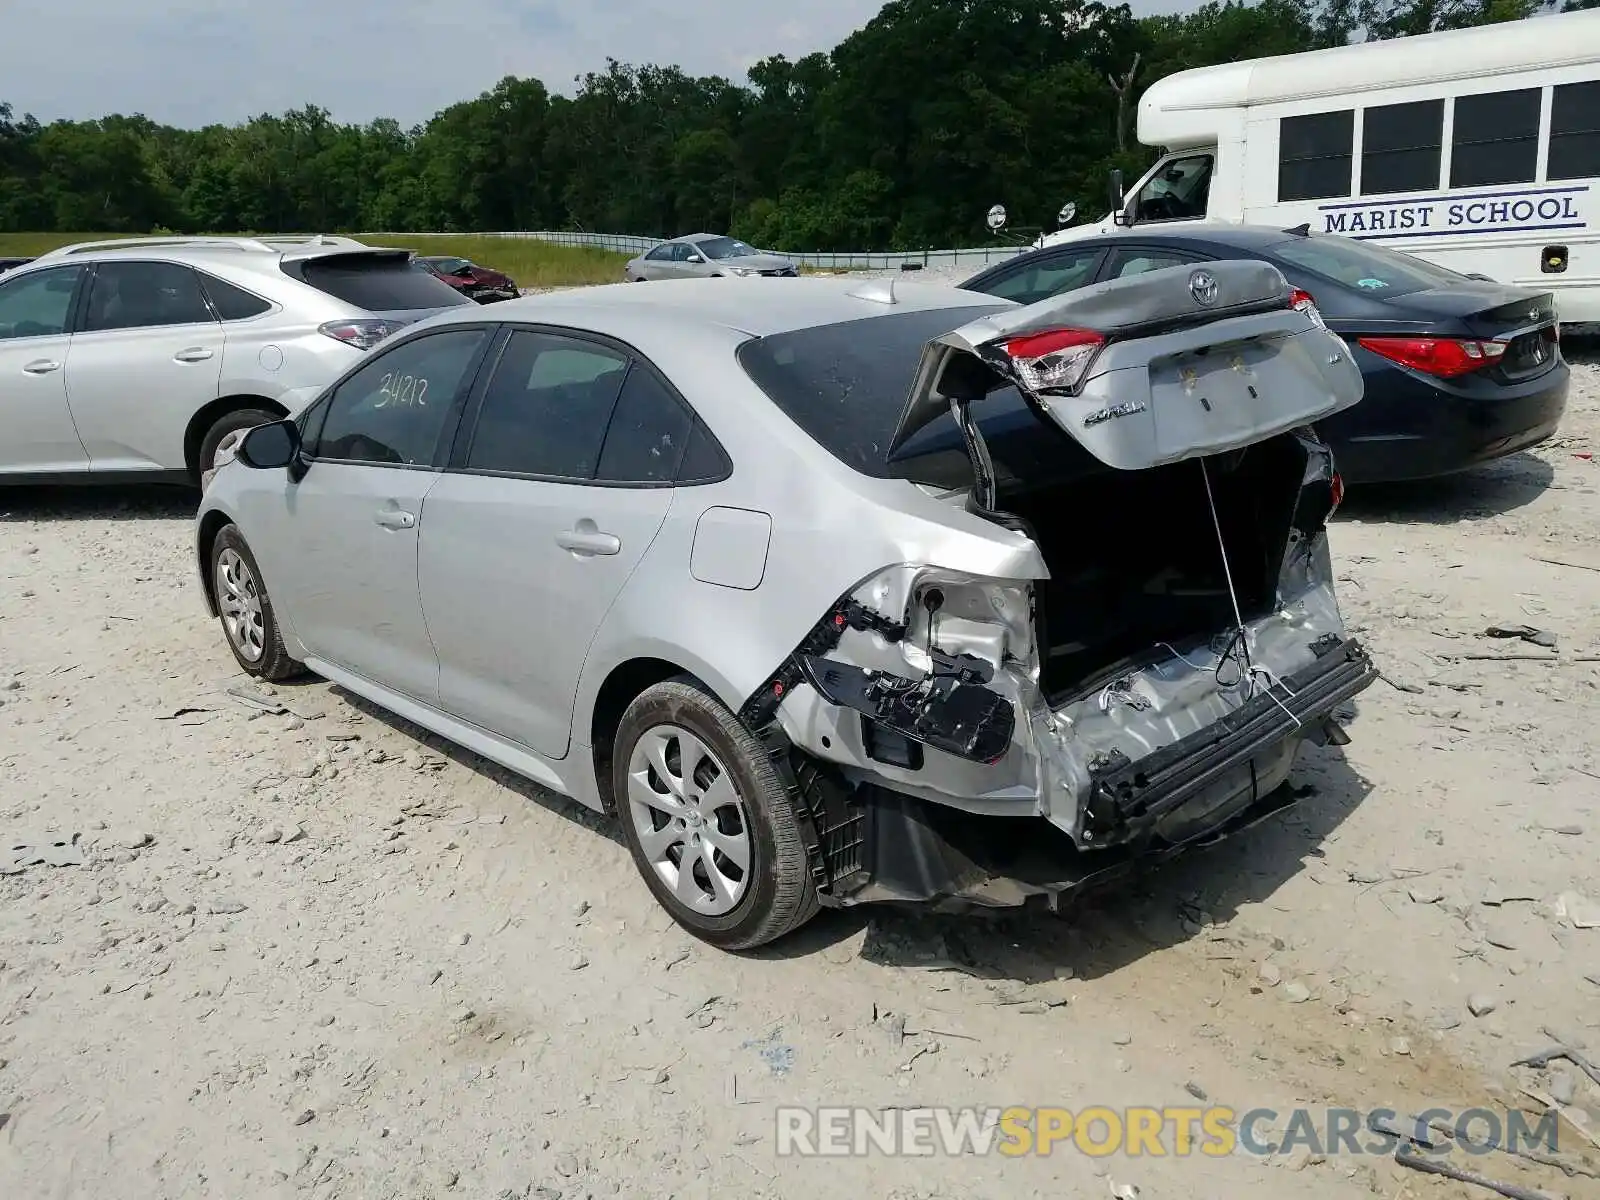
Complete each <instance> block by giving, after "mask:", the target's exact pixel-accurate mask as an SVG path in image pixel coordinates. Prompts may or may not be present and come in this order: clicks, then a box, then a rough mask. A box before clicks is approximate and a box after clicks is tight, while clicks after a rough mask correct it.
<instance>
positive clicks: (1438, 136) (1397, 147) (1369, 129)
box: [1361, 100, 1444, 196]
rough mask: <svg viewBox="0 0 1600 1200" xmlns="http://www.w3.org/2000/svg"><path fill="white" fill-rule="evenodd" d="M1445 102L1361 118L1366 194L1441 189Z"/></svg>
mask: <svg viewBox="0 0 1600 1200" xmlns="http://www.w3.org/2000/svg"><path fill="white" fill-rule="evenodd" d="M1443 136H1444V101H1443V100H1418V101H1415V102H1414V103H1411V104H1381V105H1377V106H1376V107H1373V108H1369V109H1367V110H1366V111H1364V112H1363V113H1362V114H1361V194H1362V195H1363V196H1385V195H1389V194H1390V193H1393V192H1420V191H1431V190H1432V189H1434V188H1436V187H1438V186H1439V147H1440V142H1441V140H1442V138H1443Z"/></svg>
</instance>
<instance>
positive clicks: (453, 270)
mask: <svg viewBox="0 0 1600 1200" xmlns="http://www.w3.org/2000/svg"><path fill="white" fill-rule="evenodd" d="M416 263H417V265H418V266H419V267H421V268H422V269H423V270H424V271H427V272H428V273H429V274H430V275H437V276H438V277H439V278H440V279H442V280H444V281H445V282H446V283H448V284H449V285H450V286H451V287H453V288H455V289H456V291H458V292H460V293H461V294H462V295H463V296H469V297H471V298H472V299H474V300H476V301H477V302H478V303H479V304H492V303H494V302H495V301H496V300H515V299H516V298H517V295H518V292H517V285H516V282H515V281H514V280H513V279H512V278H511V276H509V275H507V274H505V273H504V272H503V271H494V270H490V269H489V268H488V267H480V266H478V265H477V264H476V263H474V262H470V261H469V260H467V259H465V258H456V257H454V256H453V255H429V256H423V255H420V254H419V255H418V256H417V259H416Z"/></svg>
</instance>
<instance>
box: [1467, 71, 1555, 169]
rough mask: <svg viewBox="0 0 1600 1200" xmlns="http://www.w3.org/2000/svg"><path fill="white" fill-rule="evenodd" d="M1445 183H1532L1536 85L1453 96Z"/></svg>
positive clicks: (1535, 156)
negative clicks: (1510, 90)
mask: <svg viewBox="0 0 1600 1200" xmlns="http://www.w3.org/2000/svg"><path fill="white" fill-rule="evenodd" d="M1451 142H1452V145H1451V150H1450V186H1451V187H1483V186H1485V185H1487V184H1491V183H1532V182H1533V177H1534V173H1535V171H1536V170H1537V168H1538V162H1539V89H1538V88H1523V89H1522V90H1520V91H1515V92H1486V93H1484V94H1483V95H1481V96H1457V97H1456V112H1455V125H1454V130H1453V132H1452V134H1451Z"/></svg>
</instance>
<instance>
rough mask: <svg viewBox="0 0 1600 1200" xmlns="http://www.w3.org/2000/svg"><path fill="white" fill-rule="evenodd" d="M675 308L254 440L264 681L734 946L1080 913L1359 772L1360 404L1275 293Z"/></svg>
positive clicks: (354, 380) (643, 294)
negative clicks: (1350, 715) (835, 924)
mask: <svg viewBox="0 0 1600 1200" xmlns="http://www.w3.org/2000/svg"><path fill="white" fill-rule="evenodd" d="M670 291H671V293H673V294H671V295H667V294H666V292H663V291H657V290H655V289H653V288H631V287H627V286H626V285H616V286H613V287H609V288H596V289H591V290H586V291H571V292H563V293H559V294H552V295H548V296H541V297H537V298H527V299H522V300H514V301H509V302H507V303H504V304H499V305H495V306H494V307H493V308H492V309H490V310H487V311H486V310H483V309H474V310H473V311H470V312H455V313H449V314H443V315H440V316H437V317H434V318H432V319H431V320H428V321H425V322H422V323H420V324H418V325H417V326H415V327H414V328H412V329H409V330H407V331H405V332H403V333H402V334H400V335H399V336H398V337H397V338H395V339H394V340H393V341H391V342H390V343H388V344H386V345H385V346H384V347H382V348H381V349H379V350H378V351H377V352H376V353H375V354H374V355H373V356H372V357H371V358H370V359H368V360H367V361H366V362H364V363H362V364H361V365H360V366H358V367H357V368H356V369H355V370H353V371H351V372H349V373H347V374H346V375H345V376H344V378H342V379H341V380H339V381H338V382H337V383H335V384H333V385H332V386H331V387H330V388H329V389H328V391H327V392H326V393H325V394H324V395H323V396H321V397H320V398H319V399H318V400H317V401H316V402H315V403H314V404H312V405H311V406H310V407H309V408H308V409H307V410H306V411H305V412H303V413H302V414H301V415H300V416H299V417H298V418H297V419H295V420H292V421H283V422H278V423H274V424H270V425H265V426H262V427H260V428H257V429H254V430H252V431H250V432H249V433H248V434H247V435H245V437H244V439H243V441H242V443H241V445H240V448H239V453H238V458H237V461H235V462H232V463H229V464H227V465H226V466H224V467H223V468H221V469H220V470H219V471H218V473H217V476H216V479H215V481H214V483H213V485H212V487H211V488H210V489H209V491H208V492H207V493H206V495H205V497H204V499H203V501H202V504H201V511H200V513H199V516H198V521H197V525H196V555H197V566H198V570H199V575H200V578H201V581H202V583H203V586H204V592H205V596H206V600H207V603H208V605H209V607H210V609H211V612H212V614H213V615H214V616H217V617H219V618H220V621H221V626H222V629H223V631H224V632H225V635H226V638H227V641H228V644H229V646H230V647H231V648H232V651H233V653H234V655H235V657H236V658H237V660H238V662H239V664H240V665H241V666H242V667H243V668H244V669H245V670H246V671H247V672H249V673H251V674H253V675H257V676H261V677H264V678H268V679H282V678H285V677H288V676H290V675H292V674H295V673H296V672H298V671H300V670H301V669H302V668H309V669H310V670H311V671H314V672H316V673H317V674H319V675H322V676H324V677H326V678H327V679H330V680H332V681H334V682H336V683H338V684H340V685H341V686H343V687H345V688H347V689H349V690H350V691H352V692H355V693H356V694H358V695H361V696H364V697H366V698H367V699H369V700H371V701H373V702H375V703H377V704H379V705H382V706H383V707H385V708H387V709H389V710H391V711H393V712H395V713H397V714H399V715H400V716H402V717H405V718H407V719H409V720H411V721H414V722H415V723H417V724H418V725H421V726H423V727H424V728H427V729H429V730H432V731H433V732H435V733H437V734H440V735H442V736H444V737H447V738H449V739H451V740H453V741H454V742H456V743H458V744H460V745H461V746H464V747H466V748H468V749H470V750H472V751H475V752H477V753H478V754H480V755H482V756H484V757H485V758H488V759H491V760H493V761H495V762H497V763H500V764H502V765H504V766H506V767H508V768H510V769H512V770H514V771H517V772H519V773H521V774H522V775H524V776H526V777H527V778H529V779H531V780H534V781H536V782H538V783H540V784H542V785H544V786H546V787H548V788H551V789H553V790H555V791H557V792H560V793H563V794H566V795H568V796H572V797H576V798H577V799H578V800H579V801H581V802H582V803H583V804H585V805H588V806H589V807H591V808H594V809H596V810H602V811H605V812H610V813H614V814H615V815H616V816H617V818H618V821H619V824H620V826H621V830H622V834H623V837H624V838H625V840H626V842H627V845H628V846H629V848H630V850H631V853H632V856H633V858H634V860H635V862H636V864H637V866H638V868H639V871H640V873H641V875H642V876H643V878H644V880H645V882H646V884H647V885H648V886H649V888H650V890H651V891H652V892H653V893H654V894H655V896H656V898H657V899H658V900H659V902H660V903H661V904H662V905H663V906H664V907H665V908H666V909H667V910H668V911H669V912H670V913H671V914H672V916H673V917H674V918H675V919H676V920H677V921H678V922H679V923H680V924H682V925H683V926H684V927H685V928H687V929H689V930H690V931H691V932H693V933H694V934H696V935H697V936H699V937H701V938H703V939H705V940H707V941H709V942H711V943H713V944H715V945H718V946H722V947H725V948H729V949H738V948H744V947H751V946H756V945H759V944H761V943H763V942H767V941H770V940H772V939H774V938H776V937H779V936H781V935H782V934H784V933H786V932H787V931H789V930H791V929H793V928H795V927H796V926H798V925H799V924H800V923H802V922H803V921H805V920H806V919H807V918H808V917H809V916H811V915H812V914H813V913H814V912H815V911H816V910H817V908H818V907H819V905H846V904H855V903H861V902H865V901H882V900H893V901H909V902H918V903H922V904H929V905H933V906H936V907H939V908H946V909H951V908H960V907H969V906H1009V905H1020V904H1023V903H1025V902H1033V901H1039V902H1043V903H1046V904H1048V905H1050V906H1055V905H1057V904H1059V902H1060V901H1061V899H1062V898H1063V897H1066V896H1070V895H1072V894H1073V893H1075V892H1077V891H1078V890H1079V889H1081V888H1084V887H1087V886H1089V885H1092V884H1094V883H1096V882H1098V881H1100V880H1103V879H1107V878H1110V877H1112V876H1114V875H1115V874H1117V873H1119V872H1121V871H1124V870H1126V869H1128V868H1129V867H1130V866H1132V865H1133V864H1135V863H1138V862H1140V861H1142V860H1148V859H1151V858H1159V857H1161V856H1164V855H1170V854H1172V853H1175V852H1177V851H1180V850H1182V849H1184V848H1185V847H1188V846H1192V845H1195V844H1197V843H1200V842H1206V841H1211V840H1214V839H1215V838H1217V837H1219V836H1221V835H1223V834H1225V833H1228V832H1230V831H1232V830H1235V829H1238V828H1241V827H1243V826H1245V825H1248V824H1250V823H1252V822H1253V821H1256V820H1259V819H1261V818H1262V817H1263V816H1265V815H1267V814H1269V813H1272V812H1275V811H1277V810H1278V809H1280V808H1282V807H1284V806H1286V805H1288V804H1290V803H1292V802H1293V799H1294V796H1295V793H1294V792H1293V791H1292V790H1291V789H1289V788H1288V787H1287V786H1286V780H1287V778H1288V775H1289V771H1290V767H1291V766H1292V764H1293V762H1294V760H1295V755H1296V752H1297V750H1298V749H1299V747H1300V745H1301V743H1302V742H1303V741H1305V740H1306V739H1308V738H1310V739H1314V740H1319V741H1333V742H1342V741H1344V740H1346V739H1345V735H1344V734H1343V732H1342V731H1341V730H1340V729H1339V727H1338V726H1337V725H1336V724H1335V723H1334V716H1333V714H1334V712H1335V710H1336V709H1337V708H1338V707H1339V706H1340V705H1342V704H1343V703H1344V702H1345V701H1347V700H1348V699H1349V698H1350V697H1352V696H1354V695H1355V694H1356V693H1358V692H1360V691H1361V690H1362V689H1363V688H1365V687H1367V686H1368V685H1369V684H1370V683H1371V682H1372V681H1373V679H1374V678H1375V676H1376V668H1375V667H1374V665H1373V664H1372V662H1371V660H1370V659H1369V658H1368V657H1367V655H1366V653H1365V651H1364V650H1363V649H1362V648H1361V646H1360V645H1359V644H1358V643H1356V642H1355V641H1353V640H1350V639H1349V638H1347V636H1346V634H1345V631H1344V628H1343V625H1342V622H1341V619H1340V615H1339V609H1338V605H1337V603H1336V600H1335V597H1334V583H1333V581H1334V575H1333V569H1332V565H1331V563H1330V559H1329V553H1328V544H1327V537H1326V534H1325V524H1326V522H1327V520H1328V518H1329V516H1330V515H1331V514H1332V512H1333V511H1334V509H1335V507H1336V506H1337V504H1338V502H1339V498H1340V494H1341V489H1340V485H1339V482H1338V478H1337V476H1336V474H1335V473H1334V470H1333V465H1332V462H1331V459H1330V456H1329V454H1328V452H1327V449H1326V447H1325V446H1324V445H1323V444H1322V443H1321V442H1320V441H1319V440H1318V439H1317V437H1316V435H1315V434H1314V433H1313V432H1312V430H1311V427H1310V426H1309V424H1308V423H1309V422H1312V421H1315V420H1317V419H1320V418H1322V417H1324V416H1326V415H1328V414H1329V413H1333V412H1336V411H1339V410H1341V409H1343V408H1347V407H1348V406H1349V405H1351V404H1353V403H1355V402H1356V401H1357V400H1358V399H1359V398H1360V395H1361V377H1360V373H1359V372H1358V371H1357V369H1356V367H1355V366H1354V365H1353V364H1352V363H1351V361H1350V356H1349V352H1348V350H1347V349H1346V347H1345V346H1344V344H1343V342H1341V341H1340V340H1339V338H1338V337H1337V336H1335V335H1333V334H1331V333H1329V332H1328V331H1327V330H1326V328H1324V327H1323V325H1322V324H1321V322H1320V320H1319V319H1318V318H1317V315H1316V313H1315V312H1314V311H1313V310H1310V309H1309V308H1296V307H1294V305H1293V300H1294V297H1293V296H1292V295H1291V293H1290V290H1289V288H1288V285H1287V284H1286V283H1285V282H1284V279H1283V276H1282V275H1281V274H1279V273H1278V271H1277V270H1276V268H1274V267H1272V266H1270V265H1268V264H1263V263H1216V264H1211V265H1210V266H1209V267H1208V269H1206V270H1200V271H1192V270H1191V269H1189V268H1175V269H1171V270H1164V271H1155V272H1152V273H1149V274H1147V275H1143V276H1139V277H1136V278H1131V279H1125V280H1118V281H1114V282H1112V283H1108V284H1104V285H1101V286H1099V287H1095V288H1089V289H1085V290H1084V291H1081V292H1078V293H1074V294H1072V295H1070V296H1068V297H1065V298H1060V299H1054V300H1049V301H1045V302H1043V303H1041V304H1036V305H1032V306H1029V307H1021V306H1018V305H1015V304H1012V303H1011V302H1009V301H1004V300H996V299H995V298H993V297H988V296H982V295H978V294H976V293H970V292H962V291H958V290H956V289H953V288H944V287H935V286H930V285H897V284H896V283H894V282H868V283H859V282H856V283H852V282H850V281H844V280H836V279H828V280H823V279H817V280H799V281H788V282H784V283H778V282H776V281H771V280H761V279H752V280H743V281H734V282H729V281H717V282H711V281H705V282H698V283H686V284H684V285H682V286H681V287H675V288H672V289H670Z"/></svg>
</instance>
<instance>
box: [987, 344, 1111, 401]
mask: <svg viewBox="0 0 1600 1200" xmlns="http://www.w3.org/2000/svg"><path fill="white" fill-rule="evenodd" d="M1105 344H1106V339H1105V337H1104V336H1103V335H1101V334H1098V333H1094V332H1091V331H1090V330H1087V329H1052V330H1049V331H1048V332H1046V333H1029V334H1025V335H1023V336H1022V337H1014V338H1012V339H1011V340H1009V341H1008V342H1006V355H1007V356H1008V357H1009V358H1010V359H1011V362H1012V365H1013V366H1014V367H1015V368H1016V371H1017V376H1018V379H1019V381H1020V382H1021V384H1022V386H1023V387H1024V388H1026V389H1027V390H1028V391H1030V392H1070V391H1072V390H1073V389H1074V388H1076V387H1077V386H1078V385H1079V384H1080V383H1082V382H1083V377H1084V375H1085V374H1086V373H1087V372H1088V370H1089V364H1090V363H1092V362H1093V361H1094V358H1095V355H1097V354H1099V353H1100V349H1101V347H1102V346H1104V345H1105Z"/></svg>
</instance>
